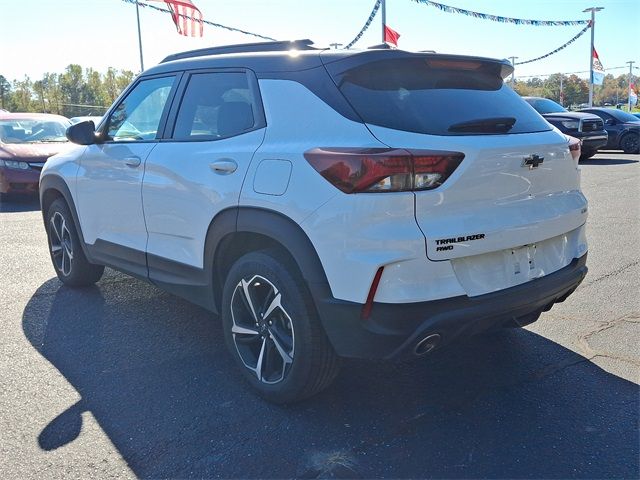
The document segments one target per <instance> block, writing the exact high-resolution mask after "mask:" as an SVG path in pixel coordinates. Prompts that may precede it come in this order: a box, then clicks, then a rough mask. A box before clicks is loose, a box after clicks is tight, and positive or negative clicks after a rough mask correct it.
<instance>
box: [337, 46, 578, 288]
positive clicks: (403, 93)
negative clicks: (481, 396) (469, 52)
mask: <svg viewBox="0 0 640 480" xmlns="http://www.w3.org/2000/svg"><path fill="white" fill-rule="evenodd" d="M378 53H380V52H378ZM385 53H386V54H387V55H385V56H378V57H375V56H371V55H370V58H368V59H367V58H366V57H367V55H366V53H365V54H361V56H360V58H358V56H355V58H354V57H350V58H349V59H346V60H342V61H339V62H333V63H328V64H327V65H326V66H327V69H328V70H329V72H330V74H331V75H332V77H333V78H334V81H335V82H336V84H337V86H338V88H339V89H340V90H341V91H342V93H343V94H344V96H345V97H346V98H347V100H348V101H349V102H350V103H351V105H352V106H353V107H354V109H355V110H356V111H357V112H358V114H359V115H360V116H361V117H362V118H363V120H364V121H365V123H366V124H367V126H368V128H369V129H370V131H371V132H372V133H373V135H374V136H375V137H377V138H378V139H379V140H380V141H381V142H383V143H384V144H386V145H388V146H389V147H391V148H397V149H406V150H409V151H412V150H419V151H424V150H428V151H446V152H460V153H462V154H464V159H463V160H462V162H461V163H460V164H459V166H458V167H457V168H456V169H455V170H454V171H453V172H452V173H451V174H450V177H448V178H447V179H446V180H445V181H444V183H443V184H442V185H440V186H439V187H437V188H435V189H431V190H423V191H415V192H414V195H415V216H416V221H417V223H418V225H419V227H420V229H421V230H422V232H423V233H424V235H425V238H426V255H427V257H428V258H429V259H430V260H433V261H443V260H450V261H452V264H453V266H454V270H455V271H456V275H457V276H458V279H459V280H460V281H461V283H463V286H464V287H465V288H466V289H467V293H468V294H470V295H476V294H482V293H487V292H488V291H493V290H496V289H499V288H505V287H508V286H512V285H515V284H518V283H523V282H525V281H528V280H530V279H532V278H537V277H539V276H542V275H545V274H548V273H551V272H553V271H556V270H558V269H560V268H562V267H564V266H565V265H567V264H568V263H569V262H570V261H571V259H572V258H573V257H574V256H579V255H581V254H582V253H584V252H577V251H576V249H577V248H578V247H577V246H575V245H577V243H576V242H578V243H579V242H580V240H579V239H576V238H573V237H572V238H569V237H571V236H572V235H574V233H572V232H574V231H576V229H578V228H579V227H580V226H581V225H583V224H584V223H585V221H586V214H587V211H586V210H587V209H586V200H585V198H584V196H583V195H582V193H581V192H580V188H579V172H578V170H577V165H576V163H575V161H574V160H573V159H572V157H571V155H570V153H569V150H568V146H567V140H566V138H565V137H564V135H561V134H560V133H559V132H557V131H555V130H553V129H552V127H551V126H550V125H549V124H548V123H547V122H546V121H545V120H544V119H543V118H542V117H541V116H540V115H539V114H538V113H537V112H536V111H535V110H534V109H533V108H532V107H531V106H529V105H528V104H527V103H526V102H524V101H523V100H522V99H521V98H520V97H519V96H518V95H517V94H516V93H514V92H513V91H512V90H511V88H509V87H508V86H506V85H504V83H503V76H505V75H507V74H508V73H510V71H511V70H510V69H511V67H510V66H509V65H508V64H507V63H505V62H502V61H497V60H489V59H480V58H470V57H453V56H437V55H424V54H414V53H408V52H400V51H397V52H385ZM371 57H372V58H371ZM571 242H573V244H571ZM580 249H584V250H586V245H584V242H583V244H582V246H581V247H580ZM498 277H499V278H498ZM474 278H475V280H474ZM490 278H491V279H493V280H492V281H485V280H488V279H490ZM478 279H479V280H480V281H479V282H478V281H477V280H478Z"/></svg>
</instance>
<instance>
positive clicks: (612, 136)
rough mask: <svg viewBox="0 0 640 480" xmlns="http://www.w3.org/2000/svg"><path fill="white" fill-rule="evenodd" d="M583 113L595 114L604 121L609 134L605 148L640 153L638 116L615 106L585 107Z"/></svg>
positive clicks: (639, 119)
mask: <svg viewBox="0 0 640 480" xmlns="http://www.w3.org/2000/svg"><path fill="white" fill-rule="evenodd" d="M580 111H581V112H584V113H589V114H593V115H597V116H598V117H600V118H601V119H602V120H603V122H604V128H605V130H606V131H607V133H608V134H609V140H608V142H607V146H606V148H608V149H610V150H623V151H624V153H640V118H637V117H636V116H635V115H632V114H630V113H627V112H623V111H622V110H617V109H615V108H596V107H593V108H586V109H584V110H580Z"/></svg>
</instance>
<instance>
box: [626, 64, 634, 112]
mask: <svg viewBox="0 0 640 480" xmlns="http://www.w3.org/2000/svg"><path fill="white" fill-rule="evenodd" d="M627 63H628V64H629V91H628V92H627V93H628V94H629V100H627V109H628V112H629V113H631V83H632V82H631V77H632V76H633V72H632V70H633V64H634V63H636V62H634V61H633V60H630V61H628V62H627Z"/></svg>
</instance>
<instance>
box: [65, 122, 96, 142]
mask: <svg viewBox="0 0 640 480" xmlns="http://www.w3.org/2000/svg"><path fill="white" fill-rule="evenodd" d="M67 138H68V139H69V141H70V142H73V143H77V144H78V145H93V144H94V143H97V141H98V138H97V137H96V125H95V123H93V121H92V120H88V121H85V122H80V123H76V124H75V125H71V126H70V127H69V128H67Z"/></svg>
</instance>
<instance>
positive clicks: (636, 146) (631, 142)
mask: <svg viewBox="0 0 640 480" xmlns="http://www.w3.org/2000/svg"><path fill="white" fill-rule="evenodd" d="M620 148H621V149H622V150H623V151H624V153H638V152H640V136H639V135H638V134H637V133H625V134H624V136H623V137H622V138H621V139H620Z"/></svg>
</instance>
